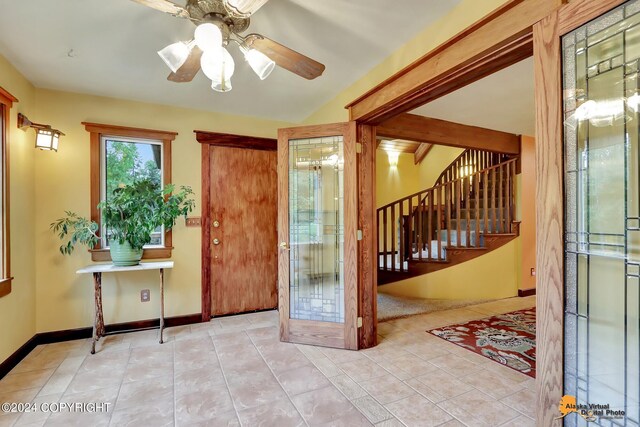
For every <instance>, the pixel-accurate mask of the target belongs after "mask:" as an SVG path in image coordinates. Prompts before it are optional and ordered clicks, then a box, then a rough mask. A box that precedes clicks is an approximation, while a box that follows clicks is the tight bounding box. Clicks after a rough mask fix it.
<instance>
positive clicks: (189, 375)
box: [174, 366, 225, 394]
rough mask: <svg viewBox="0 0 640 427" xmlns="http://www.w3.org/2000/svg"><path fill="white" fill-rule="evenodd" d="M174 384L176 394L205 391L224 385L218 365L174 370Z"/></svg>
mask: <svg viewBox="0 0 640 427" xmlns="http://www.w3.org/2000/svg"><path fill="white" fill-rule="evenodd" d="M174 386H175V390H176V393H177V394H186V393H189V392H194V391H200V392H202V393H206V392H207V390H209V389H211V388H215V387H219V386H225V379H224V375H223V374H222V370H221V369H220V367H217V366H216V367H215V368H208V367H205V368H196V369H193V370H189V371H180V372H176V373H175V377H174Z"/></svg>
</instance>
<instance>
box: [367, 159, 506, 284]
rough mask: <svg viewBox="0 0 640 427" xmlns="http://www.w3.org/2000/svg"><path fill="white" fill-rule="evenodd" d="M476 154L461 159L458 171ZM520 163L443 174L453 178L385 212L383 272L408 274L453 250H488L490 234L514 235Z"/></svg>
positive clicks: (382, 224)
mask: <svg viewBox="0 0 640 427" xmlns="http://www.w3.org/2000/svg"><path fill="white" fill-rule="evenodd" d="M469 151H475V150H469ZM463 154H464V153H463ZM490 154H493V153H490ZM472 156H473V154H470V155H469V156H462V155H461V156H460V157H459V159H456V161H454V163H455V162H457V161H458V160H461V161H460V162H458V163H457V165H456V167H457V168H460V167H461V165H464V164H469V163H464V162H466V161H467V160H469V159H471V158H473V157H472ZM480 158H485V159H487V161H488V162H491V160H490V159H489V158H487V157H482V156H481V157H480ZM500 160H504V159H503V158H500ZM483 162H484V160H481V161H479V162H478V163H476V164H477V165H485V164H486V163H483ZM516 162H517V158H511V159H507V160H505V161H502V162H501V163H497V164H494V165H491V166H488V167H486V168H483V169H479V170H475V171H470V170H467V172H469V173H467V174H464V173H460V174H458V175H454V174H453V172H451V175H443V176H447V177H451V179H448V180H447V179H443V180H442V182H440V183H439V184H437V185H435V186H434V187H432V188H429V189H427V190H423V191H420V192H418V193H414V194H412V195H409V196H407V197H404V198H402V199H399V200H396V201H394V202H392V203H389V204H387V205H385V206H382V207H381V208H379V209H378V210H377V215H378V232H379V240H378V241H379V244H378V246H379V250H378V254H379V269H380V270H384V271H392V272H407V271H408V270H409V262H446V261H447V256H446V250H447V248H452V249H453V248H455V249H461V248H466V249H473V248H483V246H484V238H485V236H489V235H505V234H512V233H513V228H512V225H513V224H512V223H513V221H514V215H515V176H516ZM447 170H449V171H452V170H453V168H452V167H449V168H447ZM445 172H446V171H445ZM443 174H444V172H443Z"/></svg>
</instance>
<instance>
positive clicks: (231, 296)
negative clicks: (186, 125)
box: [203, 145, 278, 316]
mask: <svg viewBox="0 0 640 427" xmlns="http://www.w3.org/2000/svg"><path fill="white" fill-rule="evenodd" d="M208 150H209V153H208V154H209V179H210V189H209V210H210V214H209V221H208V222H209V225H208V226H209V227H210V229H209V231H210V233H209V236H210V238H209V251H210V253H209V254H210V281H211V283H210V286H211V315H212V316H220V315H225V314H235V313H244V312H249V311H255V310H264V309H270V308H276V307H277V305H278V294H277V292H278V289H277V275H278V271H277V247H278V243H277V231H276V219H277V175H276V152H275V151H269V150H255V149H247V148H232V147H225V146H215V145H209V146H208ZM203 226H206V225H205V224H203Z"/></svg>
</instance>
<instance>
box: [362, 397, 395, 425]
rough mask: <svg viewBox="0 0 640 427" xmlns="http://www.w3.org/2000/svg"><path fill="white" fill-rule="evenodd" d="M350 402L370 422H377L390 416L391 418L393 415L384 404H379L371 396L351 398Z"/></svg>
mask: <svg viewBox="0 0 640 427" xmlns="http://www.w3.org/2000/svg"><path fill="white" fill-rule="evenodd" d="M352 403H353V404H354V405H355V407H356V408H358V410H359V411H360V412H362V414H363V415H364V416H365V417H367V419H368V420H369V421H371V422H372V423H374V424H375V423H379V422H382V421H385V420H388V419H390V418H393V415H391V413H389V411H387V410H386V409H385V408H384V406H382V405H381V404H379V403H378V402H377V401H376V400H375V399H374V398H373V397H371V396H364V397H360V398H358V399H354V400H352Z"/></svg>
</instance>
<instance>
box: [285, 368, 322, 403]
mask: <svg viewBox="0 0 640 427" xmlns="http://www.w3.org/2000/svg"><path fill="white" fill-rule="evenodd" d="M276 378H277V379H278V381H280V384H281V385H282V388H284V391H286V392H287V394H288V395H289V396H295V395H296V394H300V393H306V392H308V391H311V390H317V389H320V388H324V387H327V386H329V385H331V383H330V382H329V380H328V379H327V377H325V376H324V375H323V374H322V372H320V371H319V370H318V369H317V368H316V367H313V366H303V367H302V368H296V369H291V370H288V371H284V372H281V373H279V374H277V375H276Z"/></svg>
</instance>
